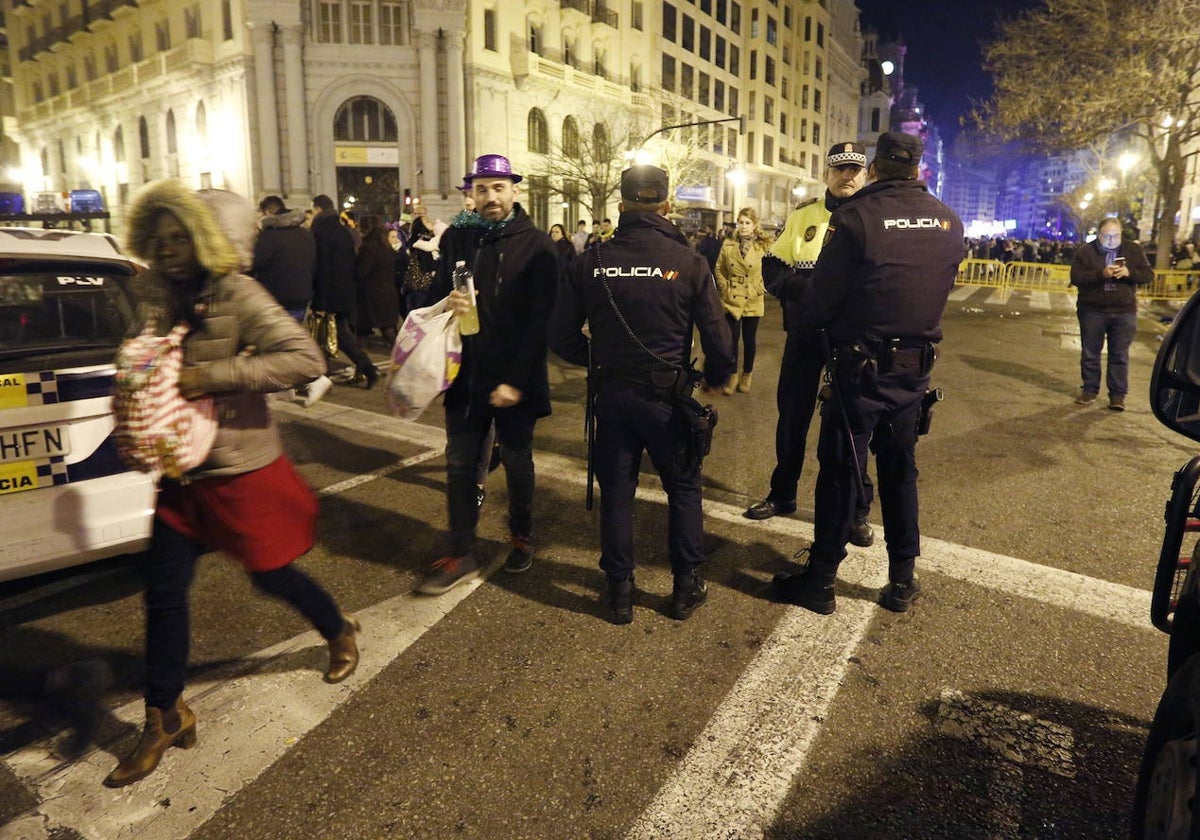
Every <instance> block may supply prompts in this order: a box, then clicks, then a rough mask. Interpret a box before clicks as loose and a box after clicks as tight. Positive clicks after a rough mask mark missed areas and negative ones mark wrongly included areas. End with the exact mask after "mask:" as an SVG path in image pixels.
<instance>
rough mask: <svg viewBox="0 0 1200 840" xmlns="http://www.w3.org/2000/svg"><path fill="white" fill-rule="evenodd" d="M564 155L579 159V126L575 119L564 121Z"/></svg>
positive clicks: (570, 118)
mask: <svg viewBox="0 0 1200 840" xmlns="http://www.w3.org/2000/svg"><path fill="white" fill-rule="evenodd" d="M562 131H563V139H562V147H563V154H565V155H566V156H567V157H569V158H577V157H579V126H578V125H577V124H576V123H575V118H574V117H567V118H566V119H565V120H563V129H562Z"/></svg>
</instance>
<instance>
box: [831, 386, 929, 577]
mask: <svg viewBox="0 0 1200 840" xmlns="http://www.w3.org/2000/svg"><path fill="white" fill-rule="evenodd" d="M928 387H929V377H928V376H927V375H926V376H921V375H920V374H919V372H916V371H913V372H908V373H905V372H897V373H893V374H886V375H881V376H879V377H878V378H877V380H876V381H875V382H874V383H863V384H861V385H860V386H857V387H856V386H852V385H846V386H845V387H844V388H843V389H842V393H843V394H844V395H845V407H846V415H847V417H848V419H849V425H850V429H851V431H852V437H853V441H854V450H855V453H856V454H857V457H858V463H857V464H855V462H854V460H853V458H852V457H851V454H850V444H849V440H850V436H848V435H847V433H846V429H845V419H843V417H842V410H841V405H840V404H839V403H838V401H837V400H829V401H828V402H826V403H825V404H824V405H823V406H822V408H821V437H820V440H819V442H818V444H817V461H818V463H819V464H820V473H818V475H817V488H816V499H815V507H816V514H815V521H814V523H813V531H814V535H813V544H812V556H811V560H810V565H811V568H812V569H813V570H814V571H816V572H817V573H819V574H822V575H824V576H826V577H827V578H828V579H829V580H832V579H833V577H834V576H836V574H837V567H838V565H839V564H840V563H841V561H842V559H843V558H845V556H846V543H847V542H848V541H849V539H850V528H851V526H852V525H853V523H854V513H855V507H856V500H855V496H856V495H857V487H856V485H855V481H854V473H853V470H854V469H856V468H857V469H858V470H860V471H862V470H864V469H865V468H866V463H867V451H868V448H869V449H870V451H871V452H874V453H875V469H876V473H877V477H878V480H879V502H880V507H881V509H882V513H883V535H884V540H885V542H886V543H887V551H888V577H889V578H890V579H891V580H892V581H895V582H900V583H903V582H907V581H908V580H910V579H911V578H912V574H913V568H914V566H915V563H916V558H917V556H918V555H920V553H921V533H920V525H919V522H918V504H917V459H916V451H915V450H916V445H917V422H918V421H919V419H920V412H921V400H922V398H923V397H924V396H925V390H926V389H927V388H928Z"/></svg>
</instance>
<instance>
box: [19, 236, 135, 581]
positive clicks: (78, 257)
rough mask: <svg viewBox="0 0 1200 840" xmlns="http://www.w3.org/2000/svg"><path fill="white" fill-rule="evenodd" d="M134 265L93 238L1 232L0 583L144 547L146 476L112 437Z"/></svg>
mask: <svg viewBox="0 0 1200 840" xmlns="http://www.w3.org/2000/svg"><path fill="white" fill-rule="evenodd" d="M138 270H139V266H138V265H137V264H136V263H134V262H133V261H131V260H130V259H129V258H128V257H126V256H124V255H123V254H121V252H120V249H119V248H118V247H117V245H116V242H115V241H114V240H113V239H112V237H110V236H107V235H104V234H92V233H80V232H75V231H68V230H35V229H27V228H0V529H2V530H3V534H2V536H0V581H3V580H9V579H12V578H17V577H22V576H25V575H31V574H35V573H39V572H44V571H49V570H51V569H57V568H62V567H65V566H71V565H74V564H77V563H85V562H88V561H92V560H99V559H101V558H105V557H112V556H114V555H117V554H124V553H128V552H136V551H141V550H143V549H145V548H146V546H148V545H149V540H150V527H151V519H152V516H153V510H154V495H155V488H154V483H153V481H152V480H151V479H150V477H149V476H147V475H144V474H142V473H139V472H136V471H133V470H130V469H129V468H128V467H126V466H125V465H124V464H122V462H121V460H120V459H119V458H118V457H117V450H116V445H115V441H114V440H113V437H112V432H113V416H112V397H111V392H112V382H113V365H112V360H113V356H114V354H115V352H116V349H117V346H118V345H119V344H120V342H121V340H122V339H123V338H124V336H125V334H126V332H127V331H128V329H129V327H130V324H131V323H132V320H133V312H134V304H133V300H132V297H131V295H130V289H129V284H130V280H131V279H132V278H133V276H134V275H135V274H136V273H137V271H138Z"/></svg>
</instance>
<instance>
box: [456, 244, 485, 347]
mask: <svg viewBox="0 0 1200 840" xmlns="http://www.w3.org/2000/svg"><path fill="white" fill-rule="evenodd" d="M453 276H454V288H455V290H457V291H459V292H461V293H462V294H464V295H466V296H467V298H468V299H469V300H470V301H471V309H470V311H468V312H467V313H466V314H460V315H459V316H458V331H459V332H460V333H462V334H463V335H475V334H476V333H477V332H479V310H478V309H477V308H476V307H475V275H474V274H472V273H471V269H469V268H467V263H466V261H465V260H459V261H458V262H456V263H455V264H454V275H453Z"/></svg>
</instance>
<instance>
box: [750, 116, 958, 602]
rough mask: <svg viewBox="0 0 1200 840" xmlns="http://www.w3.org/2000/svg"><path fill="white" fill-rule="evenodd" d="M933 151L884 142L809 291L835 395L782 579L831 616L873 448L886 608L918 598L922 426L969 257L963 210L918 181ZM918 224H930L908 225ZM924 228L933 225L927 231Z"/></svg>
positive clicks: (897, 137) (787, 596) (888, 137)
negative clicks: (794, 561) (804, 525)
mask: <svg viewBox="0 0 1200 840" xmlns="http://www.w3.org/2000/svg"><path fill="white" fill-rule="evenodd" d="M923 151H924V144H923V143H922V142H921V139H920V138H919V137H916V136H914V135H911V134H901V133H899V132H886V133H884V134H881V135H880V137H879V140H878V141H877V143H876V146H875V159H874V160H873V161H872V162H871V167H870V170H869V172H868V176H869V177H870V178H871V179H872V180H873V181H874V183H872V184H870V185H869V186H866V187H863V188H862V189H861V190H859V191H858V193H856V194H855V195H854V197H853V198H851V199H850V200H849V201H847V202H845V203H844V204H843V205H842V206H841V207H839V208H838V209H837V210H835V211H834V213H833V216H832V217H831V218H830V221H829V231H830V232H829V234H828V242H826V244H825V247H824V248H822V250H821V254H820V256H819V257H818V258H817V265H816V268H815V269H814V270H813V275H812V282H811V285H810V287H809V289H808V290H807V291H806V292H805V294H804V299H803V304H804V311H803V315H802V319H803V323H804V325H805V326H807V327H809V328H812V329H824V330H827V331H828V340H829V343H830V345H831V347H832V349H833V358H832V359H831V360H830V363H829V364H830V372H831V377H832V381H831V388H832V392H833V393H832V394H831V396H830V398H829V399H828V400H826V401H825V402H824V404H823V405H822V407H821V435H820V440H819V442H818V444H817V461H818V463H819V465H820V472H819V473H818V475H817V488H816V498H815V508H816V511H815V519H814V523H813V531H814V536H813V542H812V546H811V548H810V550H809V556H808V565H807V566H806V567H805V568H804V569H802V570H801V571H800V572H798V573H796V574H783V575H776V576H775V580H774V585H775V590H776V592H777V593H778V594H779V595H780V596H781V597H782V598H783V599H784V600H785V601H787V602H788V603H792V604H796V605H797V606H801V607H804V608H805V609H808V610H812V611H813V612H816V613H820V614H823V615H828V614H829V613H832V612H833V611H834V610H835V609H836V608H837V603H836V599H835V597H834V581H835V579H836V578H837V570H838V565H839V564H840V563H841V561H842V559H843V558H844V557H845V556H846V543H847V541H848V540H849V537H850V530H851V528H853V526H854V514H855V509H856V507H857V499H856V496H857V495H858V493H859V489H858V488H859V486H860V485H861V480H860V479H859V478H858V477H856V476H861V475H862V474H863V472H864V471H865V467H866V460H867V447H868V445H869V446H870V448H871V450H872V451H873V452H874V453H875V465H876V470H877V473H878V479H879V498H880V503H881V506H882V509H883V510H882V512H883V537H884V540H885V542H886V543H887V550H888V581H889V583H888V585H887V586H886V587H885V588H884V590H883V591H882V592H881V594H880V603H881V604H882V605H883V607H884V608H886V609H889V610H893V611H895V612H903V611H905V610H907V609H908V608H909V607H910V606H911V605H912V603H913V600H914V599H915V598H916V597H917V595H918V593H920V591H921V584H920V582H919V581H918V580H917V577H916V575H915V567H916V558H917V557H918V556H919V555H920V553H921V539H920V527H919V522H918V518H917V461H916V452H915V448H916V445H917V434H918V425H919V423H920V418H921V413H922V411H923V409H924V407H925V401H926V391H927V390H928V388H929V376H930V371H931V370H932V369H933V363H934V359H935V358H936V352H935V348H936V344H937V343H938V342H939V341H941V339H942V326H941V320H942V310H943V309H945V306H946V300H947V299H948V298H949V296H950V291H951V289H953V288H954V280H955V277H956V276H957V274H958V266H959V263H961V262H962V260H963V257H964V256H965V253H966V250H965V248H964V246H963V226H962V222H961V221H959V219H958V217H957V216H956V215H955V214H954V211H953V210H951V209H950V208H949V207H947V206H946V205H945V204H942V202H940V201H938V200H937V199H936V198H934V197H933V196H932V195H930V194H929V191H928V189H927V187H926V185H925V182H924V181H921V180H919V178H920V163H921V155H922V153H923ZM913 219H920V220H921V221H922V224H920V225H915V224H904V223H903V222H908V221H910V220H913ZM927 220H932V222H930V223H926V222H927Z"/></svg>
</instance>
